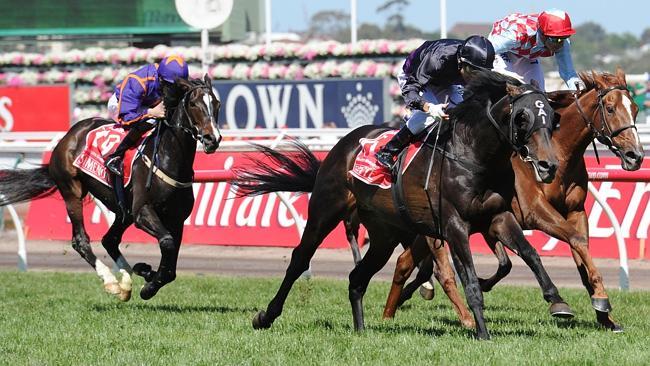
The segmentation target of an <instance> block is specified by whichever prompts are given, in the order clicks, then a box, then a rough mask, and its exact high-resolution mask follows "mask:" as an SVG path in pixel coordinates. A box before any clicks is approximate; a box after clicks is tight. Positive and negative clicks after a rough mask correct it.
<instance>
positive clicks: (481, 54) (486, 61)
mask: <svg viewBox="0 0 650 366" xmlns="http://www.w3.org/2000/svg"><path fill="white" fill-rule="evenodd" d="M493 61H494V48H493V47H492V44H491V43H490V41H488V39H487V38H485V37H482V36H471V37H469V38H467V39H466V40H465V41H462V40H457V39H440V40H436V41H426V42H424V43H423V44H422V45H421V46H420V47H418V48H417V49H416V50H415V51H413V52H411V54H410V55H408V57H407V58H406V60H405V61H404V66H402V72H401V73H400V74H399V75H398V76H397V82H398V84H399V86H400V88H401V89H402V96H403V97H404V101H405V102H406V106H407V107H408V108H409V109H411V111H413V113H412V114H411V117H410V118H409V119H408V121H407V122H406V126H404V127H402V128H401V129H400V130H399V132H397V134H395V136H393V138H392V139H391V140H390V141H389V142H388V143H387V144H386V145H384V146H383V147H382V148H381V149H380V150H379V151H378V152H377V154H376V155H375V156H376V158H377V162H378V163H379V164H381V165H383V166H384V167H386V168H392V166H393V165H394V163H395V157H396V156H397V155H398V154H399V153H400V152H401V151H402V150H404V148H405V147H406V146H408V145H409V144H410V143H411V141H412V140H413V138H414V136H415V135H417V134H419V133H420V132H422V131H424V130H425V128H426V127H427V126H429V125H431V124H433V123H437V122H439V121H441V120H443V119H447V118H449V116H448V115H447V113H446V112H445V110H446V109H447V108H453V107H454V106H456V105H457V104H458V103H460V102H462V101H463V88H464V86H465V84H466V82H467V81H469V80H470V79H471V77H472V75H473V72H472V71H473V70H476V69H484V68H487V69H491V68H492V63H493Z"/></svg>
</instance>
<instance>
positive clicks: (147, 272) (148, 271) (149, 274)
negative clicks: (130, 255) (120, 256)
mask: <svg viewBox="0 0 650 366" xmlns="http://www.w3.org/2000/svg"><path fill="white" fill-rule="evenodd" d="M133 273H135V274H137V275H138V276H140V277H143V278H144V280H145V281H146V282H151V281H153V278H154V276H155V275H156V271H154V270H153V269H152V268H151V266H150V265H148V264H146V263H136V264H135V265H134V266H133Z"/></svg>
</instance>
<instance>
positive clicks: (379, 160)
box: [375, 152, 396, 170]
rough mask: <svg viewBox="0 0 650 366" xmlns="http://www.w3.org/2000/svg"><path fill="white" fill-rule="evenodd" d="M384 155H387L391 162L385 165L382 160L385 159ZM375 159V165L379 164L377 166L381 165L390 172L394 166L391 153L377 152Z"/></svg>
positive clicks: (393, 157)
mask: <svg viewBox="0 0 650 366" xmlns="http://www.w3.org/2000/svg"><path fill="white" fill-rule="evenodd" d="M386 155H388V157H390V160H391V162H390V163H387V162H386V161H385V160H384V159H386V158H385V157H386ZM375 159H377V163H379V165H381V166H383V167H384V168H386V169H389V170H392V169H393V167H394V166H395V163H396V161H395V156H393V154H391V153H383V152H377V154H375Z"/></svg>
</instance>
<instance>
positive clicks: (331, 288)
mask: <svg viewBox="0 0 650 366" xmlns="http://www.w3.org/2000/svg"><path fill="white" fill-rule="evenodd" d="M279 282H280V280H279V279H277V278H276V279H269V280H261V279H241V278H225V277H195V276H179V278H178V279H177V280H176V282H174V283H172V284H171V285H169V286H167V287H165V288H164V289H162V290H161V291H160V292H159V293H158V295H157V297H156V298H154V299H152V300H150V301H148V302H144V301H142V300H140V298H139V297H138V296H137V294H135V295H136V296H134V299H132V300H131V301H130V302H129V303H124V304H121V303H118V302H117V300H116V299H113V298H111V297H109V296H108V295H106V294H104V293H103V292H102V290H101V287H100V283H99V281H98V279H97V278H96V277H95V276H93V275H90V274H68V273H36V272H30V273H16V272H0V363H1V364H5V365H22V364H30V365H41V364H48V365H51V364H65V365H67V364H80V365H94V364H106V365H134V364H135V365H176V364H190V365H196V364H202V365H215V364H228V365H231V364H253V365H269V364H276V365H312V364H332V365H359V364H368V365H425V364H426V365H441V364H458V365H479V364H489V365H498V364H509V365H522V364H532V365H572V364H576V365H578V364H579V365H608V364H610V365H613V364H616V365H640V364H647V363H648V362H650V347H649V345H650V343H649V342H650V292H630V293H621V292H617V291H610V296H611V300H612V304H613V306H614V315H615V317H616V318H617V319H618V320H619V321H620V322H621V324H622V325H624V326H625V328H626V332H625V333H623V334H612V333H610V332H606V331H604V330H602V329H600V328H598V327H597V326H596V325H595V323H594V313H593V311H592V310H591V308H590V305H589V301H588V298H587V296H586V294H585V293H584V291H578V290H568V289H562V290H561V292H562V294H563V296H564V297H565V299H566V300H567V301H568V302H569V303H570V304H571V305H572V306H573V309H574V311H575V312H576V319H575V320H574V321H571V322H566V321H559V322H558V321H555V320H553V319H551V318H550V316H549V315H548V312H547V306H546V304H545V303H544V301H543V300H542V298H541V293H540V291H539V290H538V289H536V288H518V287H507V286H501V287H499V286H497V288H496V289H495V290H494V291H493V292H491V293H489V294H486V298H485V303H486V312H485V313H486V317H487V325H488V329H489V330H490V332H491V335H492V340H491V341H476V340H473V339H472V338H471V334H470V332H469V331H466V330H464V329H462V328H461V327H460V326H459V323H458V321H457V319H456V317H455V314H454V313H453V312H452V310H451V307H450V305H449V302H448V300H447V299H446V298H443V296H441V294H442V293H441V291H438V293H437V296H436V298H435V299H434V300H433V301H431V302H425V301H424V300H421V299H420V298H419V296H418V297H417V298H414V299H413V301H411V304H410V305H409V306H408V308H406V309H404V310H403V311H401V312H399V313H398V315H397V318H396V320H395V321H382V320H380V317H381V312H382V309H383V304H384V300H385V295H386V293H387V290H388V283H386V282H373V283H371V286H370V288H369V291H368V294H367V296H366V301H365V304H366V306H365V310H366V326H367V330H366V331H365V332H363V333H362V334H357V333H355V332H354V331H352V326H351V323H352V321H351V312H350V305H349V302H348V300H347V282H346V281H334V280H323V279H316V280H311V281H306V280H301V281H299V282H297V284H296V286H295V287H294V290H293V292H292V294H291V295H290V296H289V299H288V300H287V304H286V307H285V309H284V313H283V315H282V316H281V317H280V318H279V319H278V320H277V321H276V322H275V324H274V326H273V328H272V329H270V330H265V331H254V330H253V329H252V327H251V318H252V317H253V315H254V314H255V313H256V311H257V309H262V308H265V307H266V304H267V302H268V301H269V300H270V299H271V297H272V296H273V294H274V293H275V291H276V290H277V288H278V285H279ZM140 285H141V280H140V281H139V282H137V286H138V287H139V286H140ZM437 290H439V288H437Z"/></svg>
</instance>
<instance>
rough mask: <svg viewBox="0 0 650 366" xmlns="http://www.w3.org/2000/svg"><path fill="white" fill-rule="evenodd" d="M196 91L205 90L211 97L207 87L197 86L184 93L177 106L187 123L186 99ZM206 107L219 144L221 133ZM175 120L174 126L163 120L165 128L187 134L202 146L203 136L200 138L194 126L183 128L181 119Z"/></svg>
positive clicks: (209, 89) (209, 106) (209, 109)
mask: <svg viewBox="0 0 650 366" xmlns="http://www.w3.org/2000/svg"><path fill="white" fill-rule="evenodd" d="M198 89H203V90H205V91H206V92H207V94H208V95H212V89H211V88H210V87H209V86H207V85H197V86H194V87H192V88H190V89H189V90H188V91H186V92H185V94H184V95H183V98H182V99H181V102H180V103H179V104H180V107H181V113H182V115H184V116H186V117H187V118H186V119H187V120H188V121H189V120H190V115H189V113H188V111H187V106H186V104H187V97H188V96H189V95H190V94H191V93H192V92H193V91H195V90H198ZM207 107H208V115H210V123H211V124H212V125H213V126H214V127H215V128H216V129H217V134H218V135H219V137H220V138H219V142H221V131H220V130H219V125H218V124H217V123H216V122H215V120H214V115H213V113H212V108H211V105H207ZM176 119H177V120H179V122H178V123H176V124H170V123H169V122H168V121H167V120H166V119H165V120H163V123H164V124H165V126H167V127H170V128H173V129H178V130H181V131H183V132H185V133H187V134H188V135H190V136H191V137H192V138H193V139H194V140H195V141H198V142H200V143H201V144H203V136H201V135H200V134H199V130H198V129H197V128H196V126H194V125H192V124H190V126H189V127H188V126H185V125H183V118H176Z"/></svg>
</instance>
